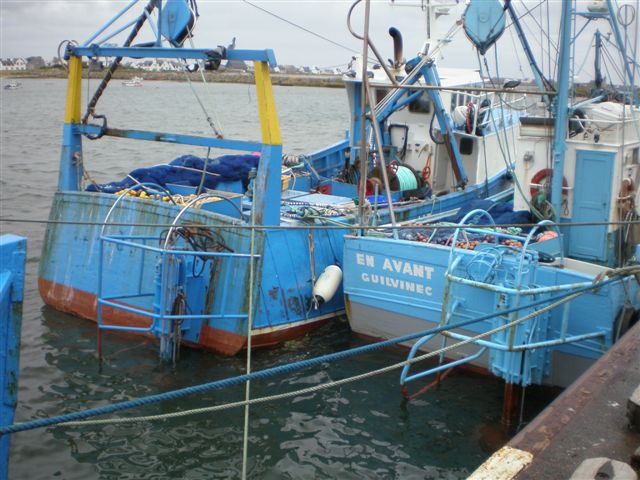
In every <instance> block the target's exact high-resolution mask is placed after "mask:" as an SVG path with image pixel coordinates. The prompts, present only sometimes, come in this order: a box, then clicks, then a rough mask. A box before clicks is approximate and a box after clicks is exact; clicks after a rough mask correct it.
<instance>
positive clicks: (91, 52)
mask: <svg viewBox="0 0 640 480" xmlns="http://www.w3.org/2000/svg"><path fill="white" fill-rule="evenodd" d="M71 52H72V53H73V55H76V56H78V57H89V58H93V57H129V58H177V59H182V58H189V59H194V60H215V59H220V60H243V61H257V62H267V63H268V64H269V65H271V66H276V65H277V62H276V56H275V54H274V53H273V50H271V49H265V50H235V49H233V50H225V51H224V52H223V51H219V50H212V49H207V48H163V47H154V48H145V47H101V46H99V45H96V44H93V45H89V46H87V47H73V48H72V49H71Z"/></svg>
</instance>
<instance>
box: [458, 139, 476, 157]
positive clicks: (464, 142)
mask: <svg viewBox="0 0 640 480" xmlns="http://www.w3.org/2000/svg"><path fill="white" fill-rule="evenodd" d="M473 144H474V141H473V138H468V137H462V138H461V139H460V145H459V147H458V148H459V149H460V154H461V155H471V154H472V153H473Z"/></svg>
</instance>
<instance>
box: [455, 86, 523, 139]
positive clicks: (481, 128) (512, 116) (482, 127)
mask: <svg viewBox="0 0 640 480" xmlns="http://www.w3.org/2000/svg"><path fill="white" fill-rule="evenodd" d="M444 91H445V92H447V93H449V94H450V95H451V112H453V111H454V110H455V109H456V108H460V107H466V108H467V116H468V122H469V123H468V124H467V125H466V129H465V130H466V132H467V133H468V134H469V135H473V134H474V133H475V132H482V134H483V135H484V134H485V133H490V132H492V131H497V130H498V127H497V125H501V126H502V127H503V128H505V127H509V126H515V125H517V122H518V119H519V118H520V116H521V115H522V114H523V112H526V110H527V108H528V106H529V105H528V104H527V100H528V97H527V96H526V95H520V96H515V95H516V94H505V93H500V94H498V93H495V92H488V93H487V92H483V93H473V91H470V92H459V91H453V90H444ZM507 97H509V98H507ZM458 133H460V132H458ZM462 134H463V135H464V133H462Z"/></svg>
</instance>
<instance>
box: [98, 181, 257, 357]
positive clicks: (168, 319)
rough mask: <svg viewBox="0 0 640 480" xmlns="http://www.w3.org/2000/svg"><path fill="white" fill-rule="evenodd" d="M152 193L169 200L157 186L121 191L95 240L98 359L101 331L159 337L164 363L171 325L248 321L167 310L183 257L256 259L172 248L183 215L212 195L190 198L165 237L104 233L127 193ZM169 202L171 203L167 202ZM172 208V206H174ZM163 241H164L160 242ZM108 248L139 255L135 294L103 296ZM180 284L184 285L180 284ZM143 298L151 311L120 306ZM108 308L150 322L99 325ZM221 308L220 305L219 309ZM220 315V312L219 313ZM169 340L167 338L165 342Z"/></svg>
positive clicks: (245, 315)
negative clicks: (147, 285)
mask: <svg viewBox="0 0 640 480" xmlns="http://www.w3.org/2000/svg"><path fill="white" fill-rule="evenodd" d="M147 188H148V189H154V190H158V191H160V192H163V193H164V194H166V195H168V196H169V198H171V194H170V193H169V192H168V191H167V190H166V189H164V188H163V187H160V186H159V185H157V184H153V183H141V184H137V185H134V186H132V187H130V188H129V189H127V190H125V191H124V192H123V193H122V194H121V195H119V196H118V198H117V199H116V201H115V202H114V204H113V205H112V206H111V208H110V209H109V211H108V213H107V215H106V217H105V220H104V222H103V225H102V228H101V232H100V237H99V245H98V258H99V260H98V289H97V315H96V316H97V325H98V354H99V356H100V357H101V356H102V338H101V334H100V332H101V331H102V330H115V331H127V332H137V333H153V334H158V332H160V333H159V335H160V337H161V349H160V350H161V351H160V356H161V357H162V358H163V359H165V360H167V359H168V358H169V353H170V351H171V350H173V346H174V345H173V343H174V341H177V342H179V339H176V338H175V337H174V334H173V332H174V329H173V327H174V325H175V322H182V321H189V320H212V319H244V318H248V313H220V314H205V313H202V314H187V313H181V314H173V313H170V310H171V307H170V306H168V305H167V302H168V298H167V292H168V290H169V289H173V290H176V291H179V290H180V289H182V288H183V287H184V285H181V284H180V280H179V278H178V276H179V275H178V274H177V273H176V268H179V267H180V264H181V262H182V259H183V258H184V257H193V258H195V257H198V258H200V259H203V260H206V259H210V258H234V259H235V258H239V259H245V260H249V259H251V258H258V257H259V255H251V254H245V253H234V252H209V251H195V250H188V249H178V248H175V245H174V240H172V238H173V235H172V234H173V233H174V231H175V229H176V228H177V227H178V222H179V221H180V219H181V218H182V217H183V216H184V215H185V213H186V212H187V211H188V210H189V209H190V208H191V207H193V205H194V204H196V203H197V202H200V201H202V200H203V199H206V198H209V197H217V196H216V195H213V194H203V195H200V196H198V197H196V198H194V199H193V200H192V201H191V202H189V203H187V204H186V205H185V206H184V207H183V208H182V209H181V210H180V212H179V213H178V214H177V215H176V217H175V218H174V220H173V222H172V226H171V228H170V229H169V231H168V233H167V235H166V236H164V237H162V236H148V235H108V234H107V233H106V229H107V227H108V226H109V220H110V219H111V217H112V215H113V213H114V211H115V210H116V209H117V207H118V205H119V204H120V203H121V202H122V200H123V199H124V198H125V197H127V195H128V193H129V192H131V191H135V190H139V189H147ZM171 201H173V200H171ZM174 204H175V202H174ZM163 240H164V241H163ZM150 241H154V242H156V243H158V244H162V247H154V246H152V245H149V244H148V242H150ZM107 244H111V245H115V246H123V247H129V248H131V249H134V250H139V251H140V252H141V254H142V260H141V262H140V274H139V276H138V282H137V290H136V291H135V292H134V293H130V292H127V293H124V294H118V295H111V296H107V295H105V288H104V276H105V272H104V252H105V245H107ZM147 253H151V254H154V255H155V256H156V257H157V260H156V265H157V268H158V272H157V274H156V289H155V291H154V292H143V291H142V286H143V278H144V276H145V275H144V274H145V272H144V269H145V263H146V261H145V255H146V254H147ZM183 283H184V282H183ZM145 297H153V298H154V301H153V306H154V309H153V311H151V310H149V309H145V308H142V307H137V306H134V305H130V304H125V303H123V301H124V300H132V299H136V298H145ZM104 306H108V307H112V308H114V309H118V310H122V311H125V312H128V313H132V314H135V315H140V316H143V317H148V318H149V319H150V324H149V326H146V327H139V326H128V325H115V324H105V323H104V321H103V307H104ZM223 307H224V305H223ZM222 311H223V312H224V308H223V310H222ZM169 337H170V338H169ZM168 338H169V341H168V343H167V345H169V346H170V347H171V348H169V349H167V348H165V347H163V345H165V342H166V341H167V339H168Z"/></svg>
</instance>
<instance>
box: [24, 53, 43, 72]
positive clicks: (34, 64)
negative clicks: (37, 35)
mask: <svg viewBox="0 0 640 480" xmlns="http://www.w3.org/2000/svg"><path fill="white" fill-rule="evenodd" d="M45 65H46V62H45V61H44V58H42V57H40V56H38V57H27V68H28V69H29V70H31V69H35V68H42V67H44V66H45Z"/></svg>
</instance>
